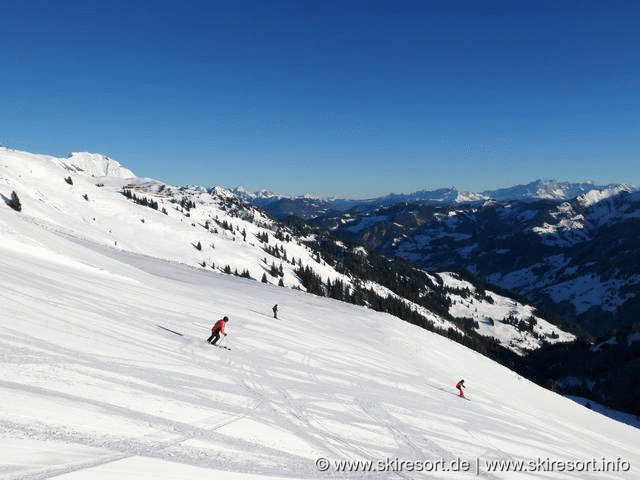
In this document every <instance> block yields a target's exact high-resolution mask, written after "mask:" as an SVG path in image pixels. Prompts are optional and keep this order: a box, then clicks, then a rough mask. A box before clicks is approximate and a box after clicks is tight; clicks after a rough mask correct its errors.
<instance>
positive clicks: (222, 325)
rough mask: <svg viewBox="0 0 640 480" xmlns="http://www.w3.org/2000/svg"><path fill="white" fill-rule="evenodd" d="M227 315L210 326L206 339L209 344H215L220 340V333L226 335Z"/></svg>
mask: <svg viewBox="0 0 640 480" xmlns="http://www.w3.org/2000/svg"><path fill="white" fill-rule="evenodd" d="M228 321H229V317H224V318H223V319H222V320H218V321H217V322H216V323H215V325H214V326H213V327H211V336H210V337H209V338H208V339H207V342H209V343H210V344H211V345H215V344H216V342H217V341H218V340H220V334H222V335H224V336H225V337H226V336H227V322H228Z"/></svg>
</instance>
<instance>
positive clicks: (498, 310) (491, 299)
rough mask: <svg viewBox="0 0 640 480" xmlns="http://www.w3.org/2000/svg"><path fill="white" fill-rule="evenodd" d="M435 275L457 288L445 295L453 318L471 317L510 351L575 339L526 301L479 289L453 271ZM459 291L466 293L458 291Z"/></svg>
mask: <svg viewBox="0 0 640 480" xmlns="http://www.w3.org/2000/svg"><path fill="white" fill-rule="evenodd" d="M439 277H440V278H441V279H442V281H443V282H444V283H445V285H447V286H448V287H450V288H454V289H455V290H457V292H456V293H457V294H455V295H454V294H451V295H450V296H449V298H450V299H451V302H452V306H451V309H450V311H449V313H450V314H451V315H453V316H454V317H456V318H469V319H472V320H473V321H474V322H476V323H477V327H476V328H477V330H478V331H479V333H480V334H482V335H486V336H492V337H494V338H496V339H497V340H498V342H500V344H501V345H503V346H505V347H509V348H511V349H512V350H513V351H516V352H525V351H530V350H534V349H536V348H538V347H539V346H540V343H541V342H542V341H556V342H569V341H572V340H574V339H575V337H574V336H573V335H571V334H568V333H566V332H563V331H561V330H559V329H558V327H556V326H555V325H552V324H551V323H549V322H547V321H546V320H544V319H542V318H540V317H538V316H537V315H536V310H535V309H534V308H533V307H531V306H530V305H523V304H521V303H519V302H517V301H515V300H513V299H511V298H507V297H504V296H502V295H497V294H496V293H493V292H482V293H480V292H478V290H477V288H476V287H475V286H474V285H473V284H471V283H469V282H467V281H465V280H462V279H461V278H460V277H459V276H458V275H456V274H453V273H441V274H439ZM461 291H466V292H468V293H467V294H466V295H461V294H460V292H461ZM496 319H499V320H496Z"/></svg>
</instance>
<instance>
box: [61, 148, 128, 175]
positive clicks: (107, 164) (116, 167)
mask: <svg viewBox="0 0 640 480" xmlns="http://www.w3.org/2000/svg"><path fill="white" fill-rule="evenodd" d="M62 163H63V164H64V166H65V167H67V168H69V169H71V170H75V171H77V172H80V173H84V174H85V175H89V176H91V177H114V178H133V177H135V176H136V175H135V174H134V173H133V172H132V171H131V170H129V169H127V168H124V167H123V166H122V165H120V163H118V162H117V161H115V160H113V159H111V158H109V157H107V156H106V155H102V154H100V153H89V152H73V153H71V154H70V155H69V156H68V157H67V158H66V159H63V160H62Z"/></svg>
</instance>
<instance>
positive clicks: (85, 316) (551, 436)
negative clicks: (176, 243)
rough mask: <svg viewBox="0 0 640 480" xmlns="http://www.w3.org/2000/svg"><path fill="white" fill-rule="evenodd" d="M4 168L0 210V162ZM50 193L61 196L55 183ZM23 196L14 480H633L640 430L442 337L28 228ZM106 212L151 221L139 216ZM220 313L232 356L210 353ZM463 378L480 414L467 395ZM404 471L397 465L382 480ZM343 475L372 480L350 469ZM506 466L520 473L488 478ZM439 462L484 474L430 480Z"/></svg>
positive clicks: (8, 321)
mask: <svg viewBox="0 0 640 480" xmlns="http://www.w3.org/2000/svg"><path fill="white" fill-rule="evenodd" d="M0 172H1V173H0V175H1V176H2V183H0V188H2V189H3V195H4V194H5V193H4V189H5V188H6V186H7V185H6V183H5V181H6V180H7V176H6V164H4V163H2V164H1V166H0ZM23 177H24V175H23ZM49 181H50V182H51V183H52V184H53V185H54V186H55V188H56V189H58V188H59V186H60V183H61V184H62V186H63V188H67V187H65V186H64V185H67V184H66V183H65V182H64V180H62V179H61V178H59V172H58V173H56V175H54V176H53V177H50V178H49ZM73 182H74V183H73V186H75V188H76V189H78V190H73V189H71V192H72V193H73V195H72V197H74V198H75V196H78V195H81V194H82V192H88V196H89V198H90V199H92V198H93V197H95V198H93V199H94V201H95V202H97V203H100V202H106V200H105V199H102V198H101V196H100V195H107V193H106V192H108V190H99V191H98V190H97V189H98V188H103V189H106V188H107V187H106V184H105V187H96V190H91V189H89V184H86V185H85V184H83V182H82V181H81V179H80V178H79V177H76V176H74V177H73ZM70 187H71V186H70ZM99 192H105V193H102V194H101V193H99ZM22 193H23V198H24V209H23V211H22V212H21V213H18V212H16V211H13V210H11V209H8V208H4V207H3V206H0V271H2V273H3V275H2V276H1V277H0V282H1V284H0V287H1V288H0V304H1V305H2V317H3V321H2V322H0V352H2V354H1V355H0V378H1V380H0V395H1V396H2V409H0V477H1V478H2V479H3V480H35V479H43V478H51V479H56V480H86V479H90V480H122V479H140V478H153V479H155V480H177V479H198V480H214V479H215V480H285V479H287V480H291V479H300V480H302V479H316V478H317V479H320V478H340V479H350V478H353V479H363V478H366V479H373V480H382V479H385V480H386V479H388V478H390V477H391V478H395V477H399V478H404V479H410V480H411V479H416V480H417V479H422V478H443V479H444V478H460V479H465V478H469V479H470V478H478V477H480V478H488V479H495V480H500V479H505V480H507V479H512V478H514V477H515V476H516V475H517V477H518V478H522V479H523V480H529V479H531V480H534V479H538V478H541V475H542V478H545V479H549V480H567V479H574V478H575V479H581V480H582V479H586V480H589V479H593V480H608V479H611V480H613V479H616V480H631V479H635V478H636V477H637V474H638V472H637V469H638V465H640V454H639V453H638V449H637V448H636V446H637V445H638V443H639V442H640V430H638V429H637V428H633V427H630V426H628V425H625V424H622V423H619V422H616V421H613V420H611V419H609V418H607V417H604V416H602V415H600V414H597V413H595V412H594V411H592V410H589V409H587V408H584V407H582V406H580V405H578V404H577V403H575V402H573V401H571V400H569V399H565V398H563V397H561V396H560V395H557V394H555V393H553V392H551V391H548V390H545V389H543V388H541V387H539V386H537V385H535V384H533V383H531V382H529V381H527V380H525V379H523V378H522V377H520V376H519V375H517V374H515V373H514V372H512V371H510V370H508V369H506V368H505V367H502V366H500V365H498V364H496V363H495V362H493V361H491V360H489V359H487V358H486V357H483V356H482V355H480V354H478V353H476V352H473V351H471V350H469V349H467V348H465V347H463V346H461V345H459V344H457V343H455V342H453V341H451V340H449V339H446V338H444V337H442V336H440V335H436V334H434V333H431V332H428V331H426V330H424V329H422V328H419V327H417V326H414V325H411V324H409V323H407V322H403V321H399V320H398V319H397V318H395V317H393V316H391V315H388V314H384V313H378V312H374V311H373V310H371V309H367V308H362V307H358V306H354V305H350V304H347V303H345V302H337V301H335V300H332V299H327V298H322V297H319V296H314V295H308V294H305V293H303V292H300V291H297V290H293V289H286V288H278V287H277V286H274V285H265V284H262V283H260V282H255V281H252V280H248V279H244V278H239V277H236V276H232V275H223V274H221V273H215V272H211V271H208V270H207V269H205V268H200V267H197V266H189V265H185V264H184V263H181V262H175V261H173V262H171V261H167V260H164V259H160V258H157V257H153V256H149V255H147V254H141V253H135V252H132V251H130V250H126V249H123V248H120V247H119V246H117V247H116V246H115V245H109V244H108V242H106V243H104V242H97V241H94V240H90V239H88V238H87V237H86V236H84V235H88V234H90V233H91V232H90V231H89V229H87V228H82V229H81V228H79V227H78V228H76V230H75V231H74V232H75V233H72V232H69V231H67V230H63V229H60V228H57V227H56V224H55V223H44V222H42V221H41V220H40V219H39V218H37V217H34V216H31V215H29V211H30V210H31V209H33V208H35V204H37V203H39V199H37V198H36V199H35V200H34V199H32V198H31V194H33V192H31V191H29V190H26V189H24V190H22ZM114 193H115V194H116V195H118V196H119V197H122V198H123V199H124V197H123V196H122V195H120V194H119V193H117V192H114ZM82 201H83V202H86V200H84V199H82ZM49 202H51V203H50V204H49V205H52V204H53V203H54V202H53V200H49ZM59 202H60V198H56V206H57V207H59V208H63V207H64V208H66V209H68V208H70V206H69V205H63V204H60V203H59ZM108 205H109V206H110V207H111V209H112V213H113V214H114V215H118V216H120V217H122V216H123V215H126V214H127V211H128V210H127V209H128V208H129V207H131V208H132V209H133V211H134V212H136V217H137V218H138V219H139V218H145V220H146V221H145V225H147V224H151V223H155V222H157V220H155V219H154V218H153V216H151V215H149V214H148V213H147V210H148V211H149V212H151V211H152V209H148V208H146V207H142V206H140V205H136V204H132V203H131V202H130V201H126V202H125V203H124V204H120V203H117V202H116V203H114V202H113V201H110V202H108ZM124 205H127V207H125V206H124ZM116 207H117V208H116ZM134 207H135V208H134ZM48 208H51V207H50V206H49V207H48ZM198 208H199V206H197V207H196V208H195V210H197V209H198ZM116 210H117V211H116ZM193 211H194V209H192V212H193ZM52 215H53V214H52ZM141 215H142V216H141ZM160 215H163V216H164V214H161V213H160ZM53 216H54V217H57V216H58V215H53ZM89 218H91V217H89ZM102 221H104V220H102ZM95 222H96V223H98V222H99V219H98V217H96V220H95ZM139 223H141V224H142V222H139ZM130 228H133V226H131V227H130ZM191 228H194V227H191ZM118 231H119V230H118ZM136 231H137V233H138V235H139V238H138V245H139V246H140V247H142V246H143V245H145V244H147V246H149V245H148V243H151V240H149V239H148V237H147V235H146V234H142V233H141V232H142V230H140V229H136ZM154 231H158V229H157V228H156V229H155V230H154ZM166 238H169V236H167V237H166ZM164 239H165V237H158V238H156V239H155V240H154V242H155V241H158V242H162V241H163V240H164ZM218 242H219V243H221V244H222V243H223V242H221V241H220V240H218ZM236 243H237V244H240V243H239V240H237V241H236ZM34 247H37V248H34ZM220 248H222V247H220ZM140 250H143V249H142V248H140ZM447 281H455V279H450V280H449V279H448V280H447ZM461 286H463V285H461ZM274 303H278V304H279V305H280V317H281V318H280V320H279V321H277V322H276V321H274V320H273V319H272V318H270V317H271V315H270V314H271V312H270V307H271V306H272V305H273V304H274ZM223 315H228V316H229V317H230V321H229V324H228V331H229V335H228V337H226V338H225V339H224V343H223V345H227V346H229V347H230V348H231V350H223V349H220V348H216V347H212V346H210V345H207V344H206V343H205V342H204V339H205V338H206V337H207V336H208V335H209V328H210V326H211V325H212V323H213V322H214V321H215V320H217V319H218V318H220V317H222V316H223ZM460 378H464V379H465V381H466V385H467V389H466V395H467V397H468V399H469V400H464V399H460V398H457V397H456V395H457V393H456V391H455V389H454V387H453V385H455V383H456V382H457V381H458V380H459V379H460ZM324 459H326V460H324ZM396 459H397V463H400V462H403V464H404V465H405V468H403V469H402V470H399V469H397V468H396V469H393V470H390V469H385V465H387V464H388V463H389V462H394V461H395V460H396ZM344 461H363V462H372V463H373V464H374V465H375V466H376V468H374V469H369V470H368V471H366V472H364V471H362V468H366V467H365V466H364V465H365V464H361V465H362V467H361V469H360V471H352V472H349V471H341V470H340V467H339V464H338V463H336V462H344ZM498 461H504V462H514V463H512V464H511V465H510V466H509V467H507V466H504V467H503V468H502V469H498V470H497V471H496V470H495V469H490V465H492V464H493V465H495V463H493V462H498ZM378 462H380V463H378ZM408 462H414V467H415V464H416V462H423V463H424V464H426V465H427V468H428V470H427V471H426V472H425V471H420V470H418V469H416V468H410V467H408ZM436 462H437V463H438V464H439V465H441V466H443V467H446V468H447V469H450V468H452V467H455V465H456V462H457V464H460V463H461V462H467V463H468V464H469V465H470V466H472V468H470V470H469V471H468V472H459V471H457V472H454V471H451V470H449V471H443V468H442V467H440V469H439V470H438V471H434V470H433V468H434V464H435V463H436ZM515 462H526V465H529V464H530V462H532V463H531V465H534V466H535V465H538V464H540V465H541V467H540V468H544V465H549V464H551V462H554V465H559V463H558V462H564V463H563V465H564V467H563V468H562V470H560V469H559V468H545V469H544V470H539V469H535V468H534V469H529V468H525V469H523V468H522V467H518V465H517V464H516V463H515ZM542 462H546V463H542ZM568 462H571V465H572V466H573V467H572V469H571V470H567V468H566V465H567V464H568ZM343 465H344V464H343ZM352 465H353V464H352ZM378 465H380V466H379V467H378ZM586 465H589V466H588V470H586V468H587V467H586ZM325 466H326V468H328V470H327V471H325V470H324V469H325ZM575 468H578V470H575ZM514 470H517V471H518V473H517V474H516V473H515V472H514Z"/></svg>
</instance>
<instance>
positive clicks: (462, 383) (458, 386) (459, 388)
mask: <svg viewBox="0 0 640 480" xmlns="http://www.w3.org/2000/svg"><path fill="white" fill-rule="evenodd" d="M456 388H457V389H458V391H459V392H460V396H461V397H464V392H463V391H462V389H463V388H464V379H462V380H460V381H459V382H458V383H457V384H456Z"/></svg>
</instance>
